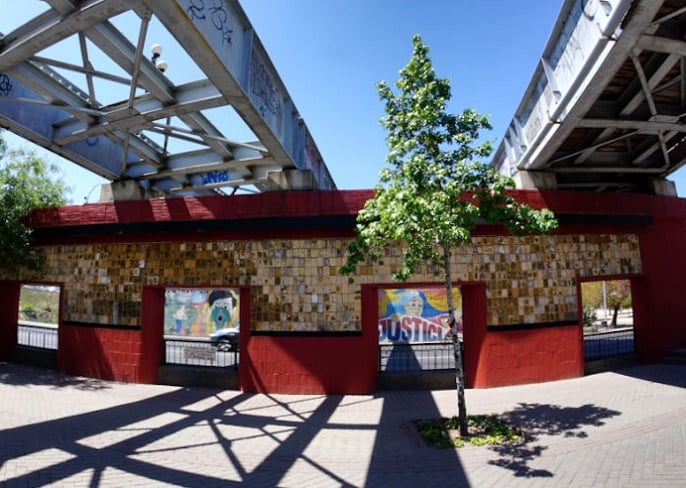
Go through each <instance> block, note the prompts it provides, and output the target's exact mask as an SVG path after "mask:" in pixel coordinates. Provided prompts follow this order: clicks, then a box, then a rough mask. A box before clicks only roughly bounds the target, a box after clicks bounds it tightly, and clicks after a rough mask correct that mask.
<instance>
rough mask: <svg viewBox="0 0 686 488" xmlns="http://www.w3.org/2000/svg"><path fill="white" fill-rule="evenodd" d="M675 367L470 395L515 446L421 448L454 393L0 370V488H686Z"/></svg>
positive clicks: (683, 411) (684, 425)
mask: <svg viewBox="0 0 686 488" xmlns="http://www.w3.org/2000/svg"><path fill="white" fill-rule="evenodd" d="M685 386H686V367H684V366H678V365H675V366H669V365H661V364H657V365H647V366H638V367H633V368H629V369H624V370H620V371H617V372H610V373H602V374H597V375H593V376H588V377H585V378H577V379H571V380H565V381H557V382H552V383H543V384H536V385H525V386H517V387H506V388H496V389H488V390H468V391H467V405H468V407H469V409H470V413H501V414H504V415H505V416H507V417H509V418H510V419H511V420H512V421H514V422H516V423H518V424H520V425H521V426H522V427H524V428H525V429H526V431H527V432H528V433H529V435H530V440H528V441H527V442H525V443H522V444H521V445H516V446H508V447H502V446H501V447H498V448H494V447H469V448H463V449H446V450H440V451H439V450H434V449H432V448H430V447H427V446H426V445H424V443H423V442H422V440H421V439H420V438H419V435H418V434H417V433H416V431H415V429H414V428H413V426H412V421H413V420H415V419H419V418H432V417H436V416H439V415H442V416H449V415H453V414H454V413H455V412H456V406H455V405H456V394H455V392H454V391H451V390H447V391H436V392H418V391H413V392H402V391H393V392H380V393H378V394H376V395H361V396H354V395H346V396H293V395H255V394H244V393H240V392H235V391H220V390H210V389H203V388H177V387H169V386H158V385H131V384H123V383H112V382H105V381H99V380H93V379H86V378H76V377H71V376H64V375H60V374H57V373H54V372H50V371H45V370H40V369H35V368H30V367H25V366H18V365H12V364H7V363H0V486H2V487H13V486H21V487H33V486H69V487H80V486H84V487H85V486H89V487H93V486H113V487H114V486H116V487H121V486H132V487H141V486H193V487H199V486H202V487H210V486H231V485H232V484H239V483H240V484H242V485H244V486H284V487H287V486H293V487H303V486H312V487H315V486H316V487H322V486H380V487H381V486H392V487H396V486H431V484H438V483H441V484H442V485H444V486H475V487H484V486H508V487H510V486H556V487H557V486H573V487H584V486H588V487H596V486H608V487H614V486H617V487H625V486H641V487H645V486H651V487H654V486H670V487H676V486H683V483H684V480H686V389H685V388H684V387H685Z"/></svg>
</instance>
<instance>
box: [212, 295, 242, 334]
mask: <svg viewBox="0 0 686 488" xmlns="http://www.w3.org/2000/svg"><path fill="white" fill-rule="evenodd" d="M208 303H209V304H210V323H211V324H212V325H213V326H214V330H219V329H223V328H225V327H229V324H230V323H231V319H232V318H233V317H234V315H235V308H236V306H235V299H234V297H233V296H231V294H230V292H228V291H225V290H215V291H213V292H212V293H210V296H209V300H208Z"/></svg>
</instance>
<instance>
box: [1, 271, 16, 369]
mask: <svg viewBox="0 0 686 488" xmlns="http://www.w3.org/2000/svg"><path fill="white" fill-rule="evenodd" d="M19 293H20V288H19V284H18V283H16V282H11V281H9V282H8V281H0V310H2V313H1V314H0V361H8V360H9V358H10V353H11V352H12V348H13V347H14V346H15V345H16V344H17V319H18V318H19Z"/></svg>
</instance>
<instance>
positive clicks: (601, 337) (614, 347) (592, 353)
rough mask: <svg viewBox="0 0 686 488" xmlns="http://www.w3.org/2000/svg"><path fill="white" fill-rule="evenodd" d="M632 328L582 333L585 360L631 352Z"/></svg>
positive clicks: (632, 347)
mask: <svg viewBox="0 0 686 488" xmlns="http://www.w3.org/2000/svg"><path fill="white" fill-rule="evenodd" d="M634 351H635V349H634V329H633V328H631V329H624V330H618V331H611V332H598V333H591V334H584V359H585V360H586V361H589V360H594V359H602V358H608V357H613V356H622V355H625V354H633V353H634Z"/></svg>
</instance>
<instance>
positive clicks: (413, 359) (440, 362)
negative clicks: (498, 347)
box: [379, 342, 462, 372]
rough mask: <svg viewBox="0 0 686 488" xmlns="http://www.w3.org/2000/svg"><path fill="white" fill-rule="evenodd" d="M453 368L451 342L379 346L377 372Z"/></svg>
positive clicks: (453, 359)
mask: <svg viewBox="0 0 686 488" xmlns="http://www.w3.org/2000/svg"><path fill="white" fill-rule="evenodd" d="M460 344H462V343H460ZM454 368H455V355H454V353H453V343H452V342H422V343H403V344H379V371H387V372H411V371H430V370H440V369H454Z"/></svg>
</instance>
